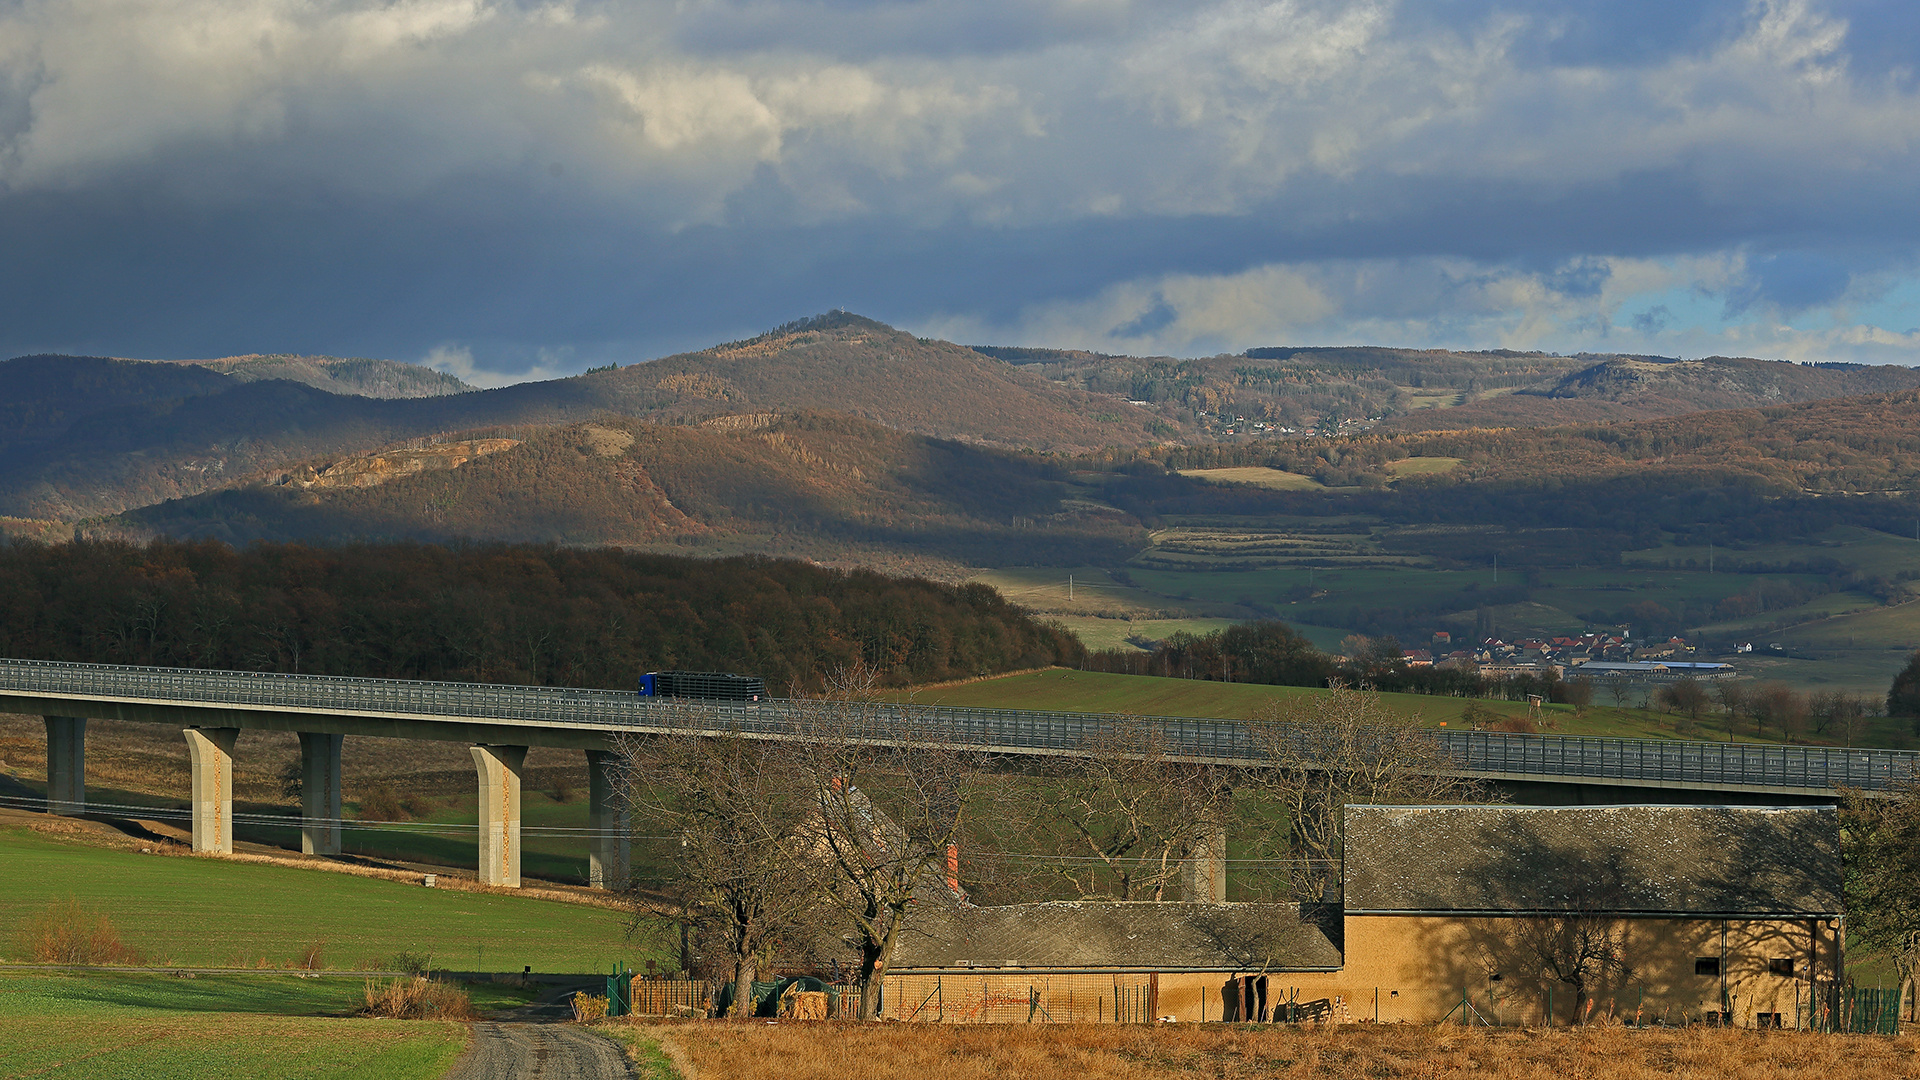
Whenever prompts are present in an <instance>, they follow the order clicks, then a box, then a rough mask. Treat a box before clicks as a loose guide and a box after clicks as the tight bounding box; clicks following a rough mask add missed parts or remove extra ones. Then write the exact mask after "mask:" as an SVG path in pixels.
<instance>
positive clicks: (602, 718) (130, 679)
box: [0, 660, 1920, 792]
mask: <svg viewBox="0 0 1920 1080" xmlns="http://www.w3.org/2000/svg"><path fill="white" fill-rule="evenodd" d="M7 695H32V696H42V697H55V698H72V699H74V700H75V701H89V700H93V701H115V700H118V701H136V702H155V703H162V704H186V705H214V706H240V707H248V708H258V709H266V710H274V711H288V712H320V713H337V714H341V715H349V716H351V715H369V716H401V717H408V718H415V719H423V720H436V719H441V720H449V721H501V722H506V723H512V724H528V725H533V726H550V727H566V728H581V727H587V728H605V729H611V730H635V731H645V730H648V729H654V730H660V729H663V728H666V729H685V728H688V727H692V728H694V729H696V730H716V731H717V730H729V731H739V732H741V733H743V734H747V735H763V736H768V737H779V736H782V735H792V734H794V733H795V732H797V731H799V730H801V729H802V727H803V726H804V724H805V723H806V715H805V714H806V708H805V706H803V705H802V704H801V703H798V702H793V701H783V700H770V701H764V702H758V703H751V704H749V703H726V702H688V701H685V700H675V699H665V700H662V699H652V698H642V697H640V696H639V695H638V694H636V693H629V692H622V691H615V690H582V689H576V688H571V687H556V686H502V685H495V684H490V683H451V682H425V681H419V680H406V679H362V678H349V677H342V676H331V675H287V674H279V673H271V672H248V671H201V670H197V669H190V668H157V667H131V666H120V665H112V664H73V663H58V662H50V661H40V660H0V697H5V696H7ZM76 711H78V710H76ZM857 712H858V718H857V722H858V724H859V725H860V730H859V734H860V735H861V736H862V737H865V738H870V739H872V740H874V741H880V742H886V741H900V742H912V743H942V744H947V745H954V746H967V747H978V748H981V749H987V750H992V751H996V752H1002V753H1075V752H1079V751H1083V750H1084V749H1085V748H1086V746H1087V745H1088V744H1089V742H1090V741H1092V740H1095V739H1099V738H1102V737H1106V736H1110V735H1111V734H1113V733H1115V732H1116V731H1119V730H1121V729H1122V728H1125V727H1129V726H1131V727H1134V728H1136V729H1144V730H1145V731H1147V732H1149V733H1151V735H1152V736H1153V737H1154V738H1155V739H1156V740H1157V741H1158V742H1159V743H1160V744H1161V745H1162V746H1164V747H1165V748H1166V750H1167V751H1168V752H1170V753H1172V754H1175V755H1177V756H1180V757H1183V758H1189V759H1193V760H1199V761H1210V762H1222V763H1237V764H1257V763H1259V762H1261V761H1265V760H1269V759H1271V758H1273V757H1274V756H1275V755H1276V753H1279V754H1289V756H1290V757H1292V758H1293V759H1297V757H1298V756H1299V755H1300V754H1305V755H1307V756H1309V757H1310V756H1311V747H1310V746H1308V745H1306V744H1305V743H1304V742H1303V741H1301V740H1299V739H1293V738H1290V737H1289V732H1290V730H1291V729H1289V728H1287V727H1286V726H1284V725H1282V726H1278V727H1269V728H1261V727H1259V725H1257V724H1254V723H1251V722H1248V721H1239V720H1199V719H1190V718H1185V717H1167V716H1143V717H1121V716H1114V715H1110V714H1102V713H1064V712H1036V711H1030V710H1019V709H971V708H954V707H949V706H923V705H886V704H881V705H863V706H861V707H860V709H858V710H857ZM1433 738H1434V739H1435V741H1436V743H1437V745H1438V747H1439V748H1440V749H1441V750H1442V752H1443V753H1444V754H1445V755H1446V756H1447V757H1448V758H1449V759H1451V760H1452V761H1453V762H1454V763H1455V764H1456V766H1457V767H1458V769H1459V771H1460V772H1461V773H1463V774H1466V775H1471V776H1498V777H1518V778H1527V777H1537V778H1540V779H1543V780H1565V779H1567V778H1569V777H1579V778H1594V779H1607V780H1613V781H1627V782H1632V781H1645V782H1649V783H1660V784H1676V785H1699V786H1703V787H1706V786H1718V787H1725V788H1756V787H1760V788H1780V789H1789V790H1805V791H1809V792H1831V791H1833V790H1835V789H1837V788H1841V787H1857V788H1864V789H1869V790H1874V789H1882V790H1883V789H1886V788H1889V787H1892V786H1894V785H1895V784H1897V783H1900V782H1902V781H1905V780H1908V779H1911V778H1914V777H1916V776H1920V754H1916V753H1915V752H1912V751H1900V750H1849V749H1840V748H1837V747H1813V746H1768V745H1764V744H1757V743H1708V742H1678V741H1671V742H1670V741H1661V740H1655V739H1617V738H1599V737H1589V736H1579V735H1511V734H1504V733H1499V732H1480V731H1477V732H1467V731H1455V732H1438V733H1435V734H1434V735H1433Z"/></svg>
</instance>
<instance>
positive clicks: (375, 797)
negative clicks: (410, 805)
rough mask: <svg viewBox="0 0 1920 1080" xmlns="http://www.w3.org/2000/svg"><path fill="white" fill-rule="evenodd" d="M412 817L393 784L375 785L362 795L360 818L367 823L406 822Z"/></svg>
mask: <svg viewBox="0 0 1920 1080" xmlns="http://www.w3.org/2000/svg"><path fill="white" fill-rule="evenodd" d="M410 816H412V815H410V814H408V813H407V808H406V806H405V804H403V803H402V802H401V801H400V796H399V795H397V794H395V793H394V790H393V785H392V784H387V783H380V784H374V785H372V786H370V787H368V788H366V789H365V790H364V791H362V792H361V793H360V817H361V818H362V819H364V820H366V821H404V820H406V819H407V818H408V817H410Z"/></svg>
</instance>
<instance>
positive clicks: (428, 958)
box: [387, 951, 433, 975]
mask: <svg viewBox="0 0 1920 1080" xmlns="http://www.w3.org/2000/svg"><path fill="white" fill-rule="evenodd" d="M432 968H433V957H432V955H430V954H428V953H417V952H405V951H402V952H397V953H394V954H393V959H391V960H389V961H387V969H388V970H390V971H404V972H406V973H407V974H409V975H425V974H426V973H427V972H428V971H430V970H432Z"/></svg>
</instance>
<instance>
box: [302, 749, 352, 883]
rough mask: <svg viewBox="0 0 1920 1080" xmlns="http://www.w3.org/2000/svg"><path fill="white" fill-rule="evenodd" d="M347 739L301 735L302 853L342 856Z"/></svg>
mask: <svg viewBox="0 0 1920 1080" xmlns="http://www.w3.org/2000/svg"><path fill="white" fill-rule="evenodd" d="M343 738H344V736H340V735H324V734H321V733H319V732H313V731H302V732H300V850H301V851H302V852H304V853H306V854H308V855H338V854H340V743H341V741H342V740H343Z"/></svg>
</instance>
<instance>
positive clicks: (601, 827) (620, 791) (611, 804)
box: [587, 750, 632, 889]
mask: <svg viewBox="0 0 1920 1080" xmlns="http://www.w3.org/2000/svg"><path fill="white" fill-rule="evenodd" d="M626 764H627V759H626V757H625V756H624V755H622V754H619V753H616V752H614V751H612V750H589V751H587V880H588V883H589V884H591V885H592V886H593V887H594V888H596V889H623V888H625V887H626V884H627V865H628V860H629V858H630V857H631V850H632V847H631V845H632V841H631V840H630V839H628V837H627V826H628V824H629V822H630V820H631V815H630V813H629V811H628V808H627V793H626V789H625V778H624V777H623V776H622V775H621V774H622V772H623V771H624V770H625V768H626Z"/></svg>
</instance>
